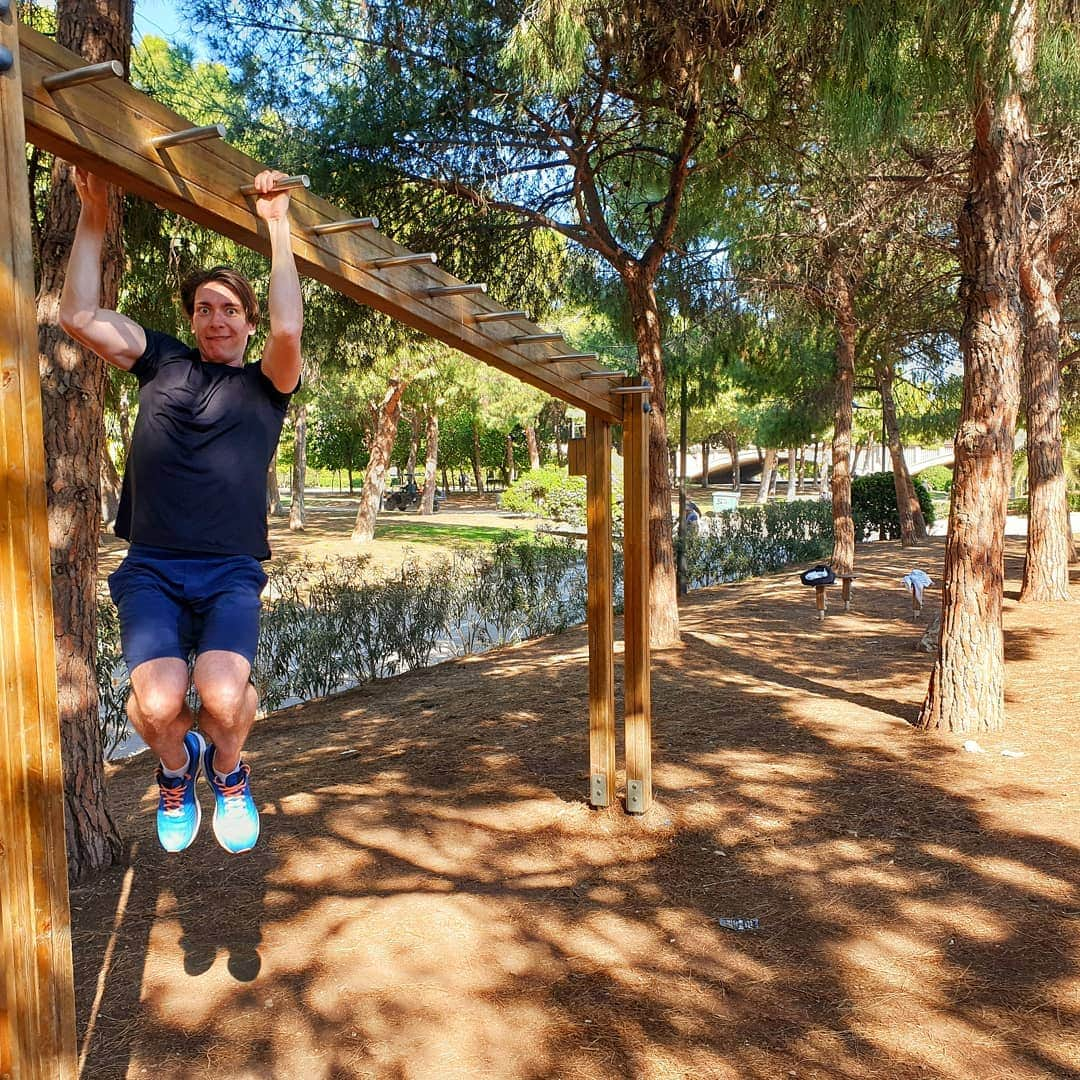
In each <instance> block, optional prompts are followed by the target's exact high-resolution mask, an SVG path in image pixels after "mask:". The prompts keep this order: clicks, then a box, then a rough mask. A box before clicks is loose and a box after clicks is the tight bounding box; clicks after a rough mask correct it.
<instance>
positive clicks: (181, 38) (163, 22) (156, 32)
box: [135, 0, 210, 60]
mask: <svg viewBox="0 0 1080 1080" xmlns="http://www.w3.org/2000/svg"><path fill="white" fill-rule="evenodd" d="M185 24H186V20H185V19H183V18H181V16H180V14H179V13H178V12H177V10H176V0H136V3H135V40H136V41H138V40H139V39H140V38H141V37H142V36H143V35H144V34H145V35H148V36H153V37H163V38H165V39H166V40H167V41H175V42H183V43H184V44H186V45H190V46H191V47H192V48H193V49H194V50H195V56H196V57H197V58H198V59H200V60H207V59H210V58H209V56H208V55H207V53H206V51H205V49H203V48H202V46H201V45H200V43H199V40H198V39H197V38H195V37H192V36H191V35H190V34H188V33H187V32H186V30H184V29H182V27H184V26H185Z"/></svg>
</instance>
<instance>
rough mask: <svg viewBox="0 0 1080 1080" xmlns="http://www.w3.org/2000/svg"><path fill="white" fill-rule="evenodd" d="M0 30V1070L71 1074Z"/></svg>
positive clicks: (13, 81)
mask: <svg viewBox="0 0 1080 1080" xmlns="http://www.w3.org/2000/svg"><path fill="white" fill-rule="evenodd" d="M0 42H2V44H3V46H4V47H5V48H6V49H8V50H10V52H11V54H12V55H13V56H14V57H15V58H16V62H15V64H14V66H13V67H12V68H11V69H10V70H9V71H6V72H3V73H0V120H2V135H0V139H2V142H0V311H2V312H3V313H4V314H3V318H0V1076H4V1077H11V1078H12V1080H31V1078H32V1080H39V1078H40V1080H44V1078H46V1077H48V1078H67V1077H74V1076H75V1075H76V1068H75V994H74V985H73V981H72V968H71V930H70V924H69V915H68V891H67V857H66V853H65V850H64V799H63V773H62V771H61V766H60V728H59V721H58V719H57V705H56V660H55V656H54V649H53V616H52V586H51V582H50V568H49V530H48V518H47V515H46V508H45V451H44V445H43V442H42V433H41V391H40V388H39V385H38V365H37V325H36V322H35V314H34V276H33V254H32V247H31V240H30V203H29V192H28V188H27V180H26V146H25V127H24V124H23V101H22V85H21V81H20V77H19V65H18V59H17V58H18V56H19V40H18V33H17V28H16V25H15V13H14V6H12V8H11V9H10V10H9V11H8V12H7V13H6V14H4V15H3V16H0Z"/></svg>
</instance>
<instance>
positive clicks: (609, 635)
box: [585, 414, 615, 806]
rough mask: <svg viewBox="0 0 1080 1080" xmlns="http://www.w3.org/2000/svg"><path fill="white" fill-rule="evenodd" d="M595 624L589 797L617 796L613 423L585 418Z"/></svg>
mask: <svg viewBox="0 0 1080 1080" xmlns="http://www.w3.org/2000/svg"><path fill="white" fill-rule="evenodd" d="M585 457H586V469H585V486H586V491H587V507H586V512H587V525H588V545H587V554H586V564H587V567H588V578H589V586H588V600H587V604H588V607H587V618H588V626H589V802H590V803H591V804H592V805H593V806H609V805H610V804H611V802H612V800H613V799H614V798H615V654H614V645H615V609H614V605H613V591H614V590H613V588H612V568H611V425H610V424H609V423H607V421H605V420H601V419H600V418H599V417H596V416H593V415H592V414H589V415H588V416H587V418H586V420H585Z"/></svg>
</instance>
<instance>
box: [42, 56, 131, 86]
mask: <svg viewBox="0 0 1080 1080" xmlns="http://www.w3.org/2000/svg"><path fill="white" fill-rule="evenodd" d="M123 77H124V65H123V64H121V63H120V61H119V60H106V61H105V63H103V64H90V65H88V66H87V67H81V68H73V69H72V70H71V71H57V72H55V73H54V74H52V75H46V76H45V78H43V79H42V80H41V85H42V86H43V87H45V89H46V90H48V91H49V93H50V94H51V93H53V91H55V90H65V89H66V88H67V87H69V86H81V85H82V84H83V83H90V82H101V81H102V79H113V78H116V79H122V78H123Z"/></svg>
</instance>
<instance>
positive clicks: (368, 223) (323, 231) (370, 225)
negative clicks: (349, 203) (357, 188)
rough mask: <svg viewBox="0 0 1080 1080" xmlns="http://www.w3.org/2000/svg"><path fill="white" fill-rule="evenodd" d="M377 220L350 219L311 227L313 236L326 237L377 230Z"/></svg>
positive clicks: (369, 218) (373, 218)
mask: <svg viewBox="0 0 1080 1080" xmlns="http://www.w3.org/2000/svg"><path fill="white" fill-rule="evenodd" d="M378 227H379V219H378V218H377V217H351V218H345V220H344V221H330V222H327V223H326V224H325V225H312V227H311V233H312V235H313V236H328V235H329V234H330V233H339V232H352V231H353V230H354V229H377V228H378Z"/></svg>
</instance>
